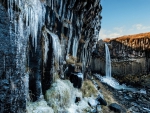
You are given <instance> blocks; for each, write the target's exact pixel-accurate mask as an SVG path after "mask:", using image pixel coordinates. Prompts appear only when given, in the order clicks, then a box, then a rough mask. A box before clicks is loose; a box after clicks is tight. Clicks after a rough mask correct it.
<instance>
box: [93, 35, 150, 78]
mask: <svg viewBox="0 0 150 113" xmlns="http://www.w3.org/2000/svg"><path fill="white" fill-rule="evenodd" d="M149 39H150V33H149V32H148V33H141V34H136V35H128V36H122V37H118V38H114V39H105V40H104V41H102V40H100V41H99V42H98V43H97V49H96V50H95V52H94V54H93V60H92V64H91V65H92V67H93V71H95V72H100V73H101V74H102V75H105V48H104V43H107V44H108V46H109V49H110V55H111V63H112V76H117V77H120V78H121V77H123V76H126V75H129V76H130V75H131V76H132V75H134V76H138V78H139V76H142V75H147V74H149V73H150V65H149V64H150V55H149V50H150V49H149Z"/></svg>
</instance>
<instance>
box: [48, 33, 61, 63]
mask: <svg viewBox="0 0 150 113" xmlns="http://www.w3.org/2000/svg"><path fill="white" fill-rule="evenodd" d="M47 31H48V30H47ZM48 33H49V34H50V35H51V37H52V41H53V50H54V52H53V53H54V56H55V59H56V61H57V62H58V63H59V59H60V57H61V45H60V41H59V38H58V36H57V35H56V34H54V33H52V32H50V31H48Z"/></svg>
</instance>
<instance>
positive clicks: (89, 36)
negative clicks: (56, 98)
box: [0, 0, 102, 113]
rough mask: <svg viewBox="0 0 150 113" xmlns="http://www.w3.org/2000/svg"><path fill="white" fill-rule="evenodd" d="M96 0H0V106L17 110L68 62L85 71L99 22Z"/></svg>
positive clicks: (34, 97) (16, 112) (40, 92)
mask: <svg viewBox="0 0 150 113" xmlns="http://www.w3.org/2000/svg"><path fill="white" fill-rule="evenodd" d="M101 10H102V7H101V5H100V0H80V1H79V0H0V16H1V18H0V26H1V27H0V56H1V57H0V59H1V60H0V62H1V65H0V87H1V88H0V92H1V93H0V107H1V108H0V110H1V111H0V112H1V113H6V112H7V113H9V112H11V113H22V112H25V109H26V101H27V100H28V99H29V96H30V98H32V100H33V101H36V100H38V99H40V98H43V95H44V94H45V91H46V90H47V89H48V88H49V87H50V85H51V83H52V82H53V80H54V79H55V77H56V75H60V78H64V71H65V69H66V67H67V66H68V65H69V64H73V65H75V68H76V67H78V68H79V69H80V70H81V71H82V73H83V74H84V72H85V70H86V66H87V65H89V64H90V62H91V53H92V51H93V48H94V45H95V42H96V41H97V37H98V33H99V30H100V28H101V26H100V24H101V23H100V20H101V16H100V13H101Z"/></svg>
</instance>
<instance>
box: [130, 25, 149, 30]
mask: <svg viewBox="0 0 150 113" xmlns="http://www.w3.org/2000/svg"><path fill="white" fill-rule="evenodd" d="M132 27H133V29H137V30H146V29H150V26H144V25H142V24H135V25H133V26H132Z"/></svg>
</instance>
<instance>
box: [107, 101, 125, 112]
mask: <svg viewBox="0 0 150 113" xmlns="http://www.w3.org/2000/svg"><path fill="white" fill-rule="evenodd" d="M109 108H110V109H111V110H113V111H115V112H116V113H125V110H124V109H123V108H122V107H121V106H120V105H118V104H117V103H112V104H110V105H109Z"/></svg>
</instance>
